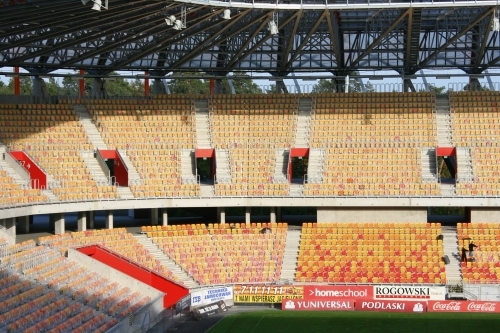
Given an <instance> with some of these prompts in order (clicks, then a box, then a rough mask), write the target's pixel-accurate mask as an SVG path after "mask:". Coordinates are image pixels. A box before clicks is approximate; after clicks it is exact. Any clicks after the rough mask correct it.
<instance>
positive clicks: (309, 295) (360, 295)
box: [304, 286, 373, 299]
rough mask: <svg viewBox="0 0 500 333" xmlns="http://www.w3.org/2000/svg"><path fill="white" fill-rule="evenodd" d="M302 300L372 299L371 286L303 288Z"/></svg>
mask: <svg viewBox="0 0 500 333" xmlns="http://www.w3.org/2000/svg"><path fill="white" fill-rule="evenodd" d="M304 299H373V286H304Z"/></svg>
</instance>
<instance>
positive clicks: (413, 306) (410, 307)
mask: <svg viewBox="0 0 500 333" xmlns="http://www.w3.org/2000/svg"><path fill="white" fill-rule="evenodd" d="M426 303H427V302H426V301H421V302H419V301H396V300H394V301H389V300H373V301H371V300H360V301H356V306H355V308H354V309H355V310H356V311H377V312H413V313H423V312H425V311H426V307H427V304H426Z"/></svg>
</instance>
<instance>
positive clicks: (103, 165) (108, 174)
mask: <svg viewBox="0 0 500 333" xmlns="http://www.w3.org/2000/svg"><path fill="white" fill-rule="evenodd" d="M95 158H96V160H97V163H99V166H100V167H101V170H102V172H104V176H105V177H106V178H107V179H110V177H111V170H109V168H108V165H107V164H106V162H105V161H104V158H103V157H102V155H101V151H100V150H99V149H97V150H96V154H95Z"/></svg>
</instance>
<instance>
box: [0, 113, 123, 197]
mask: <svg viewBox="0 0 500 333" xmlns="http://www.w3.org/2000/svg"><path fill="white" fill-rule="evenodd" d="M0 113H1V114H2V117H3V118H2V123H1V125H2V132H0V139H1V140H2V141H3V142H4V143H5V144H6V145H7V146H8V148H9V149H10V150H22V151H24V152H25V153H26V154H28V155H29V156H30V157H31V158H32V159H33V160H34V161H35V162H36V163H38V164H39V166H40V167H41V168H42V169H43V170H44V172H45V173H46V174H48V175H49V176H52V177H53V178H54V180H56V181H57V184H51V189H52V191H53V192H54V194H55V195H56V196H57V197H58V198H59V200H60V201H76V200H98V199H115V198H119V197H120V196H119V194H118V192H117V191H116V189H115V188H114V187H113V186H108V185H107V184H97V183H96V182H95V181H94V180H93V179H92V176H91V174H90V170H89V169H88V167H87V166H86V164H85V162H84V160H83V157H82V156H81V153H82V152H89V151H92V150H93V147H92V146H91V144H90V142H89V140H88V138H87V134H86V133H85V131H84V130H83V128H82V125H81V124H80V122H79V119H78V117H77V116H76V113H75V111H74V110H73V107H72V106H71V105H70V104H66V103H60V104H0Z"/></svg>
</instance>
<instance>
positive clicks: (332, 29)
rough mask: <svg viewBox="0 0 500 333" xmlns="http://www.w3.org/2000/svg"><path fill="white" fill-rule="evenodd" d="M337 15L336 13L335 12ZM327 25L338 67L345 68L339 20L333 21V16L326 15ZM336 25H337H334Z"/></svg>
mask: <svg viewBox="0 0 500 333" xmlns="http://www.w3.org/2000/svg"><path fill="white" fill-rule="evenodd" d="M334 15H335V12H334ZM326 23H327V25H328V32H329V33H330V41H331V43H332V46H333V54H334V55H335V60H336V61H337V66H339V67H341V68H343V67H344V58H343V57H342V53H341V45H342V43H341V41H340V39H341V38H342V37H341V34H340V32H339V25H338V23H337V20H336V19H334V20H333V21H332V18H331V15H326ZM334 23H335V24H334Z"/></svg>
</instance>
